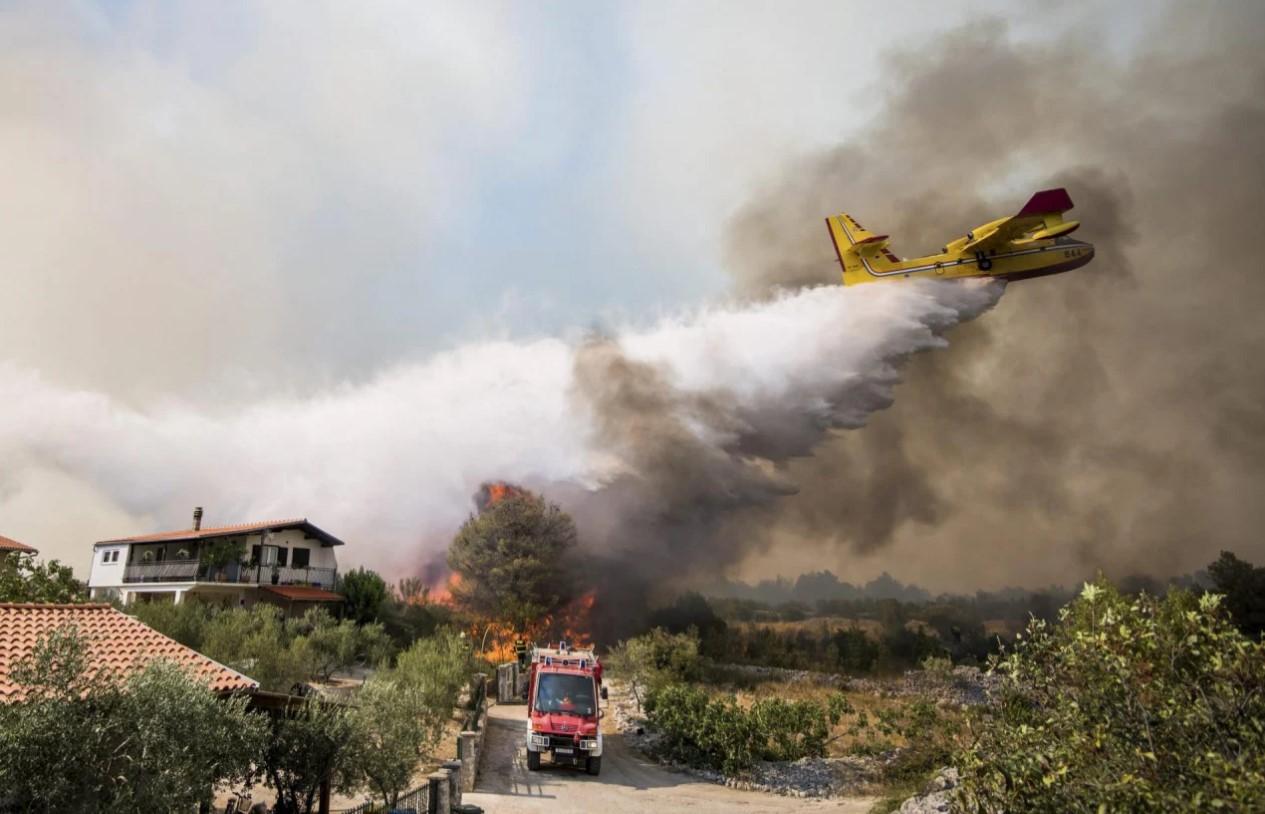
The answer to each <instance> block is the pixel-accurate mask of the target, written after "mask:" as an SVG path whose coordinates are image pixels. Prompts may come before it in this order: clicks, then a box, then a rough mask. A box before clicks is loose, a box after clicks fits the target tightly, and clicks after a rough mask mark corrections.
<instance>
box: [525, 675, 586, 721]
mask: <svg viewBox="0 0 1265 814" xmlns="http://www.w3.org/2000/svg"><path fill="white" fill-rule="evenodd" d="M536 710H537V711H538V712H570V713H573V714H575V715H592V714H593V712H594V697H593V679H592V677H590V676H575V675H563V674H560V673H545V674H544V675H542V676H540V683H539V685H538V686H537V687H536Z"/></svg>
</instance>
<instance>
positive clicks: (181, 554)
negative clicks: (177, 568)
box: [176, 548, 193, 560]
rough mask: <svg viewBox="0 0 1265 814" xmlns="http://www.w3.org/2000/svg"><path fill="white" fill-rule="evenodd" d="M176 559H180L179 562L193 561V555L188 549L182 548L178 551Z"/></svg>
mask: <svg viewBox="0 0 1265 814" xmlns="http://www.w3.org/2000/svg"><path fill="white" fill-rule="evenodd" d="M176 559H178V560H191V559H193V555H192V554H191V553H189V549H187V548H182V549H180V550H179V551H177V552H176Z"/></svg>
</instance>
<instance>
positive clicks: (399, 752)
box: [351, 631, 470, 807]
mask: <svg viewBox="0 0 1265 814" xmlns="http://www.w3.org/2000/svg"><path fill="white" fill-rule="evenodd" d="M469 659H470V647H469V644H468V643H467V642H466V641H465V640H464V639H463V638H462V637H460V636H458V635H457V634H455V633H453V632H451V631H441V632H440V633H439V634H437V635H435V636H432V637H429V638H426V639H419V640H418V641H416V642H414V643H413V646H412V647H410V648H409V649H408V650H406V651H404V652H403V653H401V654H400V655H399V657H398V658H397V659H396V664H395V667H394V668H393V669H391V670H385V671H381V672H379V673H378V674H377V675H375V676H374V677H373V678H371V679H370V680H369V681H368V682H366V683H365V685H364V686H363V687H362V688H361V689H360V692H359V693H358V694H357V696H356V703H355V708H354V710H353V711H352V713H351V717H352V721H353V724H354V727H355V731H356V737H357V739H358V740H357V744H358V745H357V748H356V750H355V754H356V755H357V756H358V757H357V758H355V764H354V766H353V767H352V769H351V773H352V774H353V775H354V776H356V777H358V778H359V781H358V782H359V784H360V785H361V786H363V787H367V788H370V789H372V790H373V791H374V792H375V793H376V794H377V795H378V796H379V797H381V798H382V801H383V803H384V804H386V805H387V806H388V807H390V806H393V805H394V804H395V802H396V800H397V798H398V796H399V794H400V793H401V792H403V791H406V790H407V788H408V787H409V785H410V783H411V781H412V777H413V773H414V771H415V770H416V769H417V765H418V762H419V761H420V760H421V759H422V758H424V757H425V756H427V755H429V754H431V753H432V752H434V750H435V747H436V746H437V745H438V744H439V740H440V738H441V737H442V736H443V732H444V725H445V724H446V723H447V722H448V721H449V720H450V719H451V718H452V714H453V708H454V707H455V706H456V704H457V696H458V694H459V693H460V691H461V689H462V688H463V687H464V686H465V685H466V682H467V681H469V677H470V671H469Z"/></svg>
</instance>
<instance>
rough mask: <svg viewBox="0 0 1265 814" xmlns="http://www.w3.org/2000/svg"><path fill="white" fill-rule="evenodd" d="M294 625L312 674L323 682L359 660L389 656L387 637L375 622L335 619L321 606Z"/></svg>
mask: <svg viewBox="0 0 1265 814" xmlns="http://www.w3.org/2000/svg"><path fill="white" fill-rule="evenodd" d="M293 626H294V628H295V629H296V630H298V631H299V632H300V633H301V634H302V635H304V636H305V637H306V639H307V647H308V650H309V652H310V655H311V665H312V670H313V674H314V675H315V676H317V677H318V678H320V679H322V680H325V681H328V680H329V679H330V677H331V676H332V675H333V674H334V673H335V672H337V671H338V670H343V669H346V668H348V667H350V666H352V665H353V664H356V663H357V662H359V661H364V662H367V663H370V664H377V663H379V662H381V661H385V660H386V659H387V658H389V657H390V652H391V642H390V639H388V638H387V635H386V631H385V629H384V628H383V626H382V625H381V624H379V623H376V622H375V623H371V624H367V625H357V624H356V623H355V622H353V621H352V620H351V619H343V620H342V621H337V620H335V619H334V617H332V616H330V615H329V612H328V611H326V610H325V609H324V608H312V609H310V610H309V611H308V612H307V613H305V614H304V615H303V618H302V619H300V620H297V621H296V622H295V623H294V625H293Z"/></svg>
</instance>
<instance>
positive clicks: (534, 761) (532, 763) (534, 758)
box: [527, 749, 540, 772]
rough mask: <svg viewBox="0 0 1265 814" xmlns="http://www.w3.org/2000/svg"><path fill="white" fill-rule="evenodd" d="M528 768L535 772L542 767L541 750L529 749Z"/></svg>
mask: <svg viewBox="0 0 1265 814" xmlns="http://www.w3.org/2000/svg"><path fill="white" fill-rule="evenodd" d="M527 768H528V769H530V770H531V771H533V772H534V771H538V770H539V769H540V753H539V752H533V751H532V750H530V749H528V750H527Z"/></svg>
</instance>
